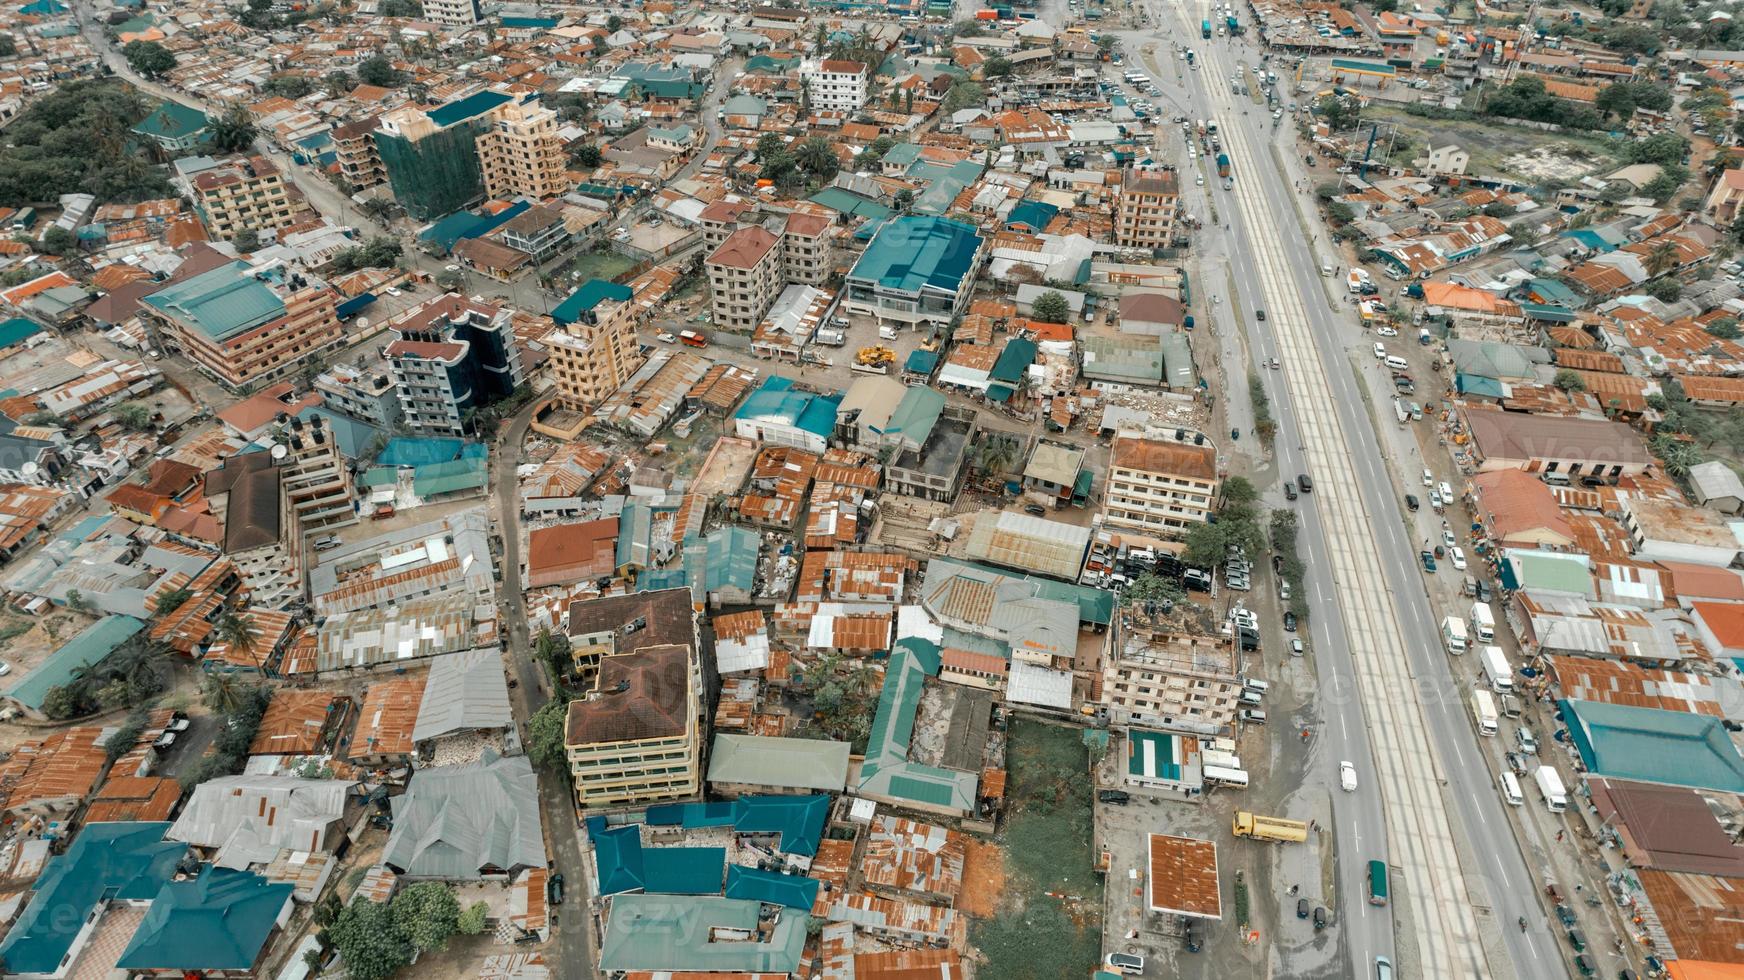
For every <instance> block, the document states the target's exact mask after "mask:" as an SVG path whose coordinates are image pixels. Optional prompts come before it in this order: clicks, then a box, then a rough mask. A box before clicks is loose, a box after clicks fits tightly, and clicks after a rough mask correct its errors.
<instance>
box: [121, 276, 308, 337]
mask: <svg viewBox="0 0 1744 980" xmlns="http://www.w3.org/2000/svg"><path fill="white" fill-rule="evenodd" d="M145 303H146V304H147V305H149V306H150V307H152V308H153V309H155V310H158V311H160V312H162V313H164V314H165V315H167V316H172V317H174V318H175V319H176V320H178V321H180V322H182V323H186V324H187V325H189V326H192V327H194V328H196V329H198V330H200V331H201V332H202V333H204V334H206V335H207V336H208V337H210V338H212V339H213V340H225V339H228V338H230V337H234V336H236V335H237V334H239V333H242V332H244V331H247V330H252V329H254V328H255V327H258V326H261V325H262V324H265V323H268V322H270V321H272V320H276V319H278V318H279V317H281V316H284V315H285V303H284V300H282V299H280V298H279V295H278V293H275V292H273V290H272V288H271V287H269V286H268V285H267V284H266V283H264V282H262V281H260V280H259V279H256V278H255V277H254V276H253V275H251V274H250V272H249V266H248V263H246V262H231V263H228V264H226V265H221V266H219V267H218V268H216V269H211V270H208V271H206V272H202V273H201V274H199V275H197V276H195V277H193V278H192V279H187V280H184V281H183V282H179V283H176V284H174V285H171V286H165V287H164V288H163V289H160V290H158V291H157V292H155V293H152V294H151V295H150V296H147V297H145Z"/></svg>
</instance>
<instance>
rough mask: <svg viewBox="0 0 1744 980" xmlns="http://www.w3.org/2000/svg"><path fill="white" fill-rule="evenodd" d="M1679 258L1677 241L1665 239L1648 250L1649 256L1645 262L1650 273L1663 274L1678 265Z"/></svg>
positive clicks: (1653, 274) (1652, 274)
mask: <svg viewBox="0 0 1744 980" xmlns="http://www.w3.org/2000/svg"><path fill="white" fill-rule="evenodd" d="M1677 260H1678V251H1677V243H1675V242H1670V241H1664V242H1660V243H1659V244H1657V245H1655V246H1653V248H1652V249H1650V250H1649V251H1648V252H1647V258H1646V260H1645V262H1644V264H1645V265H1646V267H1647V274H1648V275H1650V276H1661V275H1664V274H1665V273H1666V272H1668V271H1670V270H1671V269H1672V268H1673V267H1674V266H1676V265H1677Z"/></svg>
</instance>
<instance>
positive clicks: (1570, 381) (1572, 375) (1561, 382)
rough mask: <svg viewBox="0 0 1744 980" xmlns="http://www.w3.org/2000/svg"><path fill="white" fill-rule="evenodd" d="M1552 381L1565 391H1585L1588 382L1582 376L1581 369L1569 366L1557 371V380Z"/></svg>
mask: <svg viewBox="0 0 1744 980" xmlns="http://www.w3.org/2000/svg"><path fill="white" fill-rule="evenodd" d="M1552 383H1553V384H1555V385H1556V386H1557V387H1558V388H1561V389H1562V390H1563V391H1585V390H1587V383H1586V381H1585V379H1583V378H1582V377H1581V376H1580V372H1579V371H1571V370H1569V369H1568V368H1562V369H1561V370H1559V371H1557V372H1556V380H1555V381H1553V382H1552Z"/></svg>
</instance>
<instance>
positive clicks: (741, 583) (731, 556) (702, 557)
mask: <svg viewBox="0 0 1744 980" xmlns="http://www.w3.org/2000/svg"><path fill="white" fill-rule="evenodd" d="M702 543H703V548H702V549H701V550H700V551H699V553H698V554H697V556H696V558H697V562H695V563H693V562H687V564H692V565H695V564H698V563H700V567H693V568H692V569H691V571H692V572H693V573H694V574H695V575H696V577H697V579H698V580H700V581H701V582H702V586H703V590H704V591H705V592H718V591H720V590H722V589H743V590H744V591H746V592H750V591H751V589H752V588H753V587H754V586H755V585H756V584H757V553H758V552H759V551H760V550H761V549H762V538H760V537H758V535H757V532H755V531H753V530H751V529H750V528H745V527H737V526H734V525H728V526H726V527H722V528H718V529H716V530H714V531H711V532H709V533H708V534H707V535H706V536H704V538H703V539H702Z"/></svg>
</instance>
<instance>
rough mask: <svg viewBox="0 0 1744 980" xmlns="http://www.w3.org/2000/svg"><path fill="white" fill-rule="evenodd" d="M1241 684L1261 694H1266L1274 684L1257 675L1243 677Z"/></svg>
mask: <svg viewBox="0 0 1744 980" xmlns="http://www.w3.org/2000/svg"><path fill="white" fill-rule="evenodd" d="M1241 686H1242V687H1244V688H1246V689H1247V690H1249V691H1252V692H1254V693H1255V694H1260V695H1264V694H1265V693H1266V692H1267V691H1269V690H1271V689H1272V685H1270V684H1268V683H1267V682H1265V681H1262V680H1260V679H1258V678H1256V677H1243V678H1242V679H1241Z"/></svg>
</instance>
